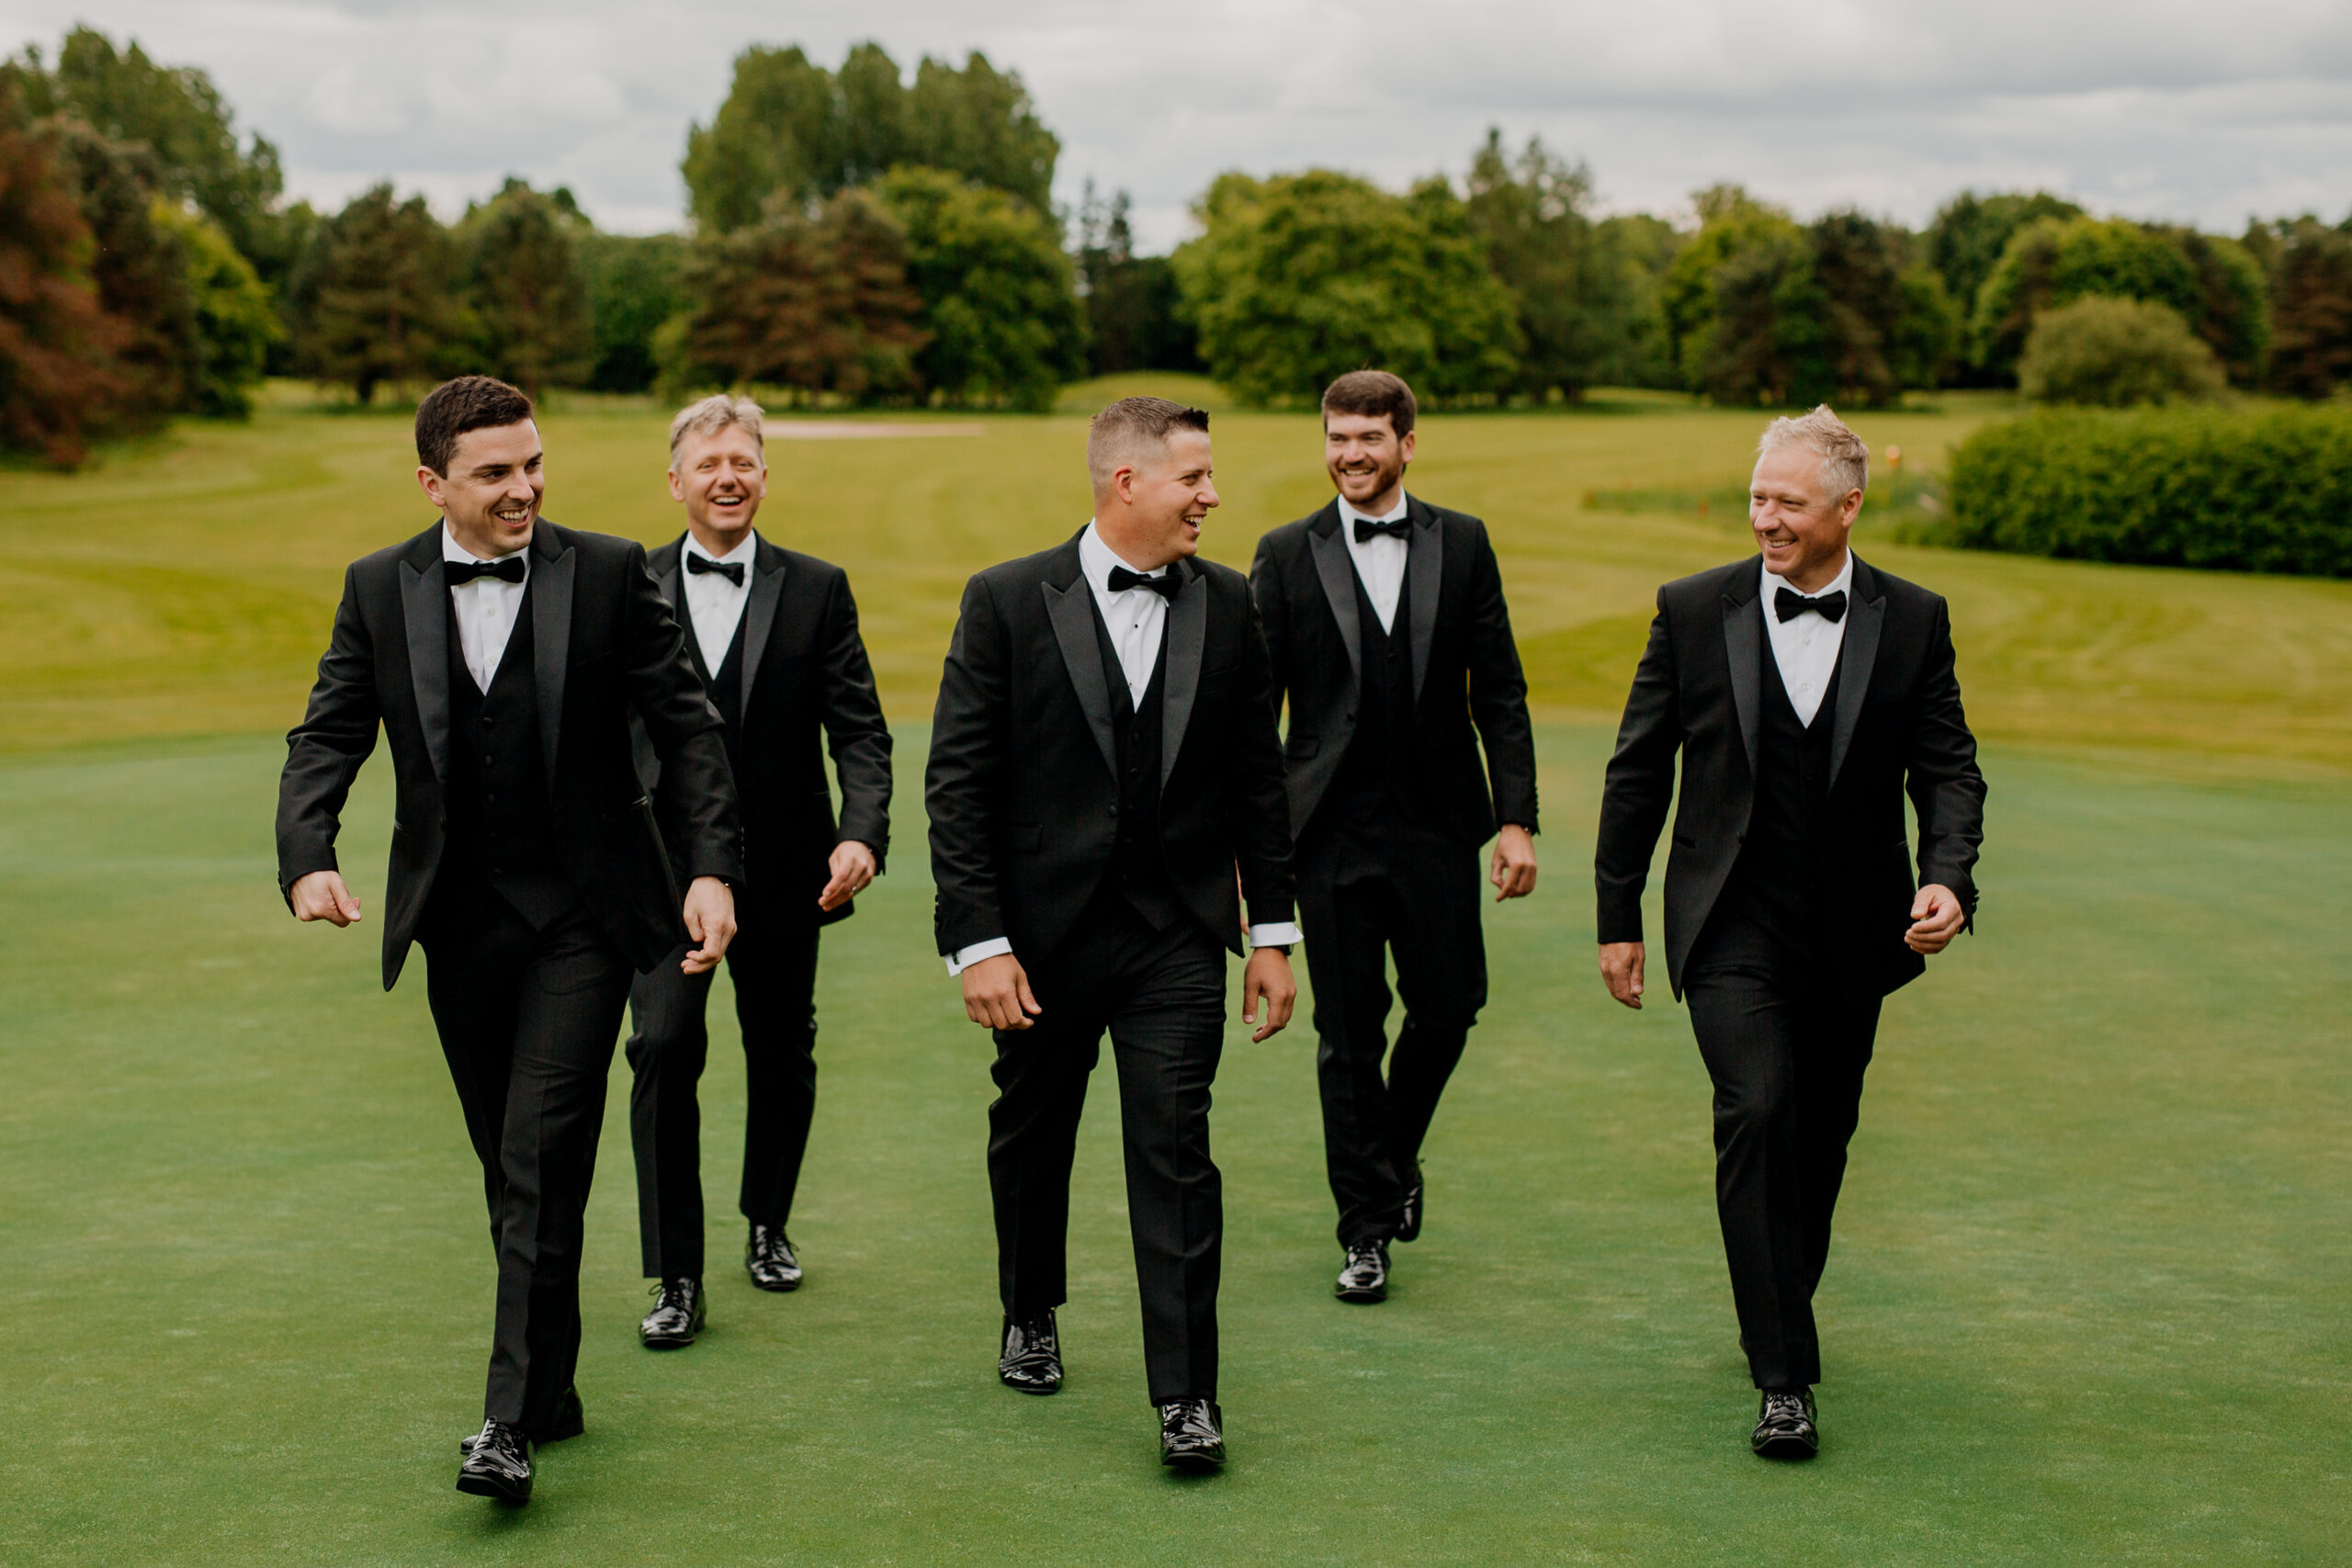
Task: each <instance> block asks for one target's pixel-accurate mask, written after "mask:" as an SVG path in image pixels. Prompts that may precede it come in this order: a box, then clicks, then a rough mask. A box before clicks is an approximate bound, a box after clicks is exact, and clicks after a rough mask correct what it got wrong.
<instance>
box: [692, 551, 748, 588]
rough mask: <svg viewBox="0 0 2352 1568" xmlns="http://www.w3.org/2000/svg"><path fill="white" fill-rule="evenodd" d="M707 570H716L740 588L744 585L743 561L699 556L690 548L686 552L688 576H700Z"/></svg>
mask: <svg viewBox="0 0 2352 1568" xmlns="http://www.w3.org/2000/svg"><path fill="white" fill-rule="evenodd" d="M706 571H715V572H717V573H718V575H719V576H721V577H723V578H725V579H726V580H727V581H729V582H731V583H733V584H734V585H735V586H736V587H738V588H741V587H742V586H743V563H742V562H741V561H739V560H713V559H711V558H709V557H708V556H698V555H696V554H695V553H694V551H692V550H688V551H687V552H686V575H687V576H688V577H700V576H701V575H702V574H703V573H704V572H706Z"/></svg>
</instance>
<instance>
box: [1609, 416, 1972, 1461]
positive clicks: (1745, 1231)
mask: <svg viewBox="0 0 2352 1568" xmlns="http://www.w3.org/2000/svg"><path fill="white" fill-rule="evenodd" d="M1869 475H1870V451H1869V448H1867V447H1865V446H1863V445H1862V443H1861V441H1860V438H1859V437H1857V436H1856V435H1855V434H1854V433H1853V432H1852V431H1850V430H1849V429H1847V428H1846V426H1845V425H1844V424H1843V423H1840V422H1839V421H1838V417H1837V415H1835V414H1833V413H1831V412H1829V410H1828V409H1827V408H1826V407H1824V408H1818V409H1815V411H1814V412H1812V413H1810V414H1807V415H1805V416H1804V418H1802V419H1781V420H1775V421H1774V422H1773V423H1772V424H1771V426H1770V428H1769V429H1767V430H1766V432H1765V434H1764V439H1763V442H1762V444H1761V446H1760V450H1759V457H1758V462H1757V465H1756V473H1755V478H1754V479H1753V480H1752V481H1751V486H1750V490H1749V495H1748V516H1749V522H1750V525H1751V526H1752V527H1753V529H1754V531H1755V535H1756V540H1757V544H1758V547H1759V549H1760V552H1761V556H1762V558H1761V560H1760V561H1759V560H1758V559H1757V558H1754V557H1750V558H1747V559H1746V560H1742V561H1737V562H1735V563H1734V564H1732V565H1730V566H1725V567H1719V568H1717V569H1715V570H1713V571H1705V572H1701V573H1700V574H1699V575H1698V576H1696V577H1686V578H1684V579H1682V580H1681V581H1678V582H1669V583H1668V584H1667V585H1666V586H1665V587H1664V588H1661V589H1660V590H1658V595H1657V618H1656V619H1655V620H1653V621H1652V622H1651V623H1650V636H1649V646H1648V647H1647V648H1646V649H1644V650H1643V653H1642V660H1641V665H1640V668H1639V669H1638V670H1637V671H1635V673H1634V688H1633V693H1632V694H1631V695H1630V696H1629V697H1627V698H1626V701H1625V718H1624V723H1623V727H1622V728H1620V729H1619V730H1618V734H1617V750H1616V754H1615V756H1613V757H1612V758H1611V760H1610V763H1609V773H1608V783H1607V786H1606V790H1605V792H1604V794H1603V795H1602V798H1601V807H1600V840H1599V846H1598V849H1597V851H1596V852H1595V856H1594V874H1593V875H1594V882H1595V884H1596V886H1597V888H1598V892H1599V898H1600V931H1599V935H1600V972H1601V976H1602V978H1603V979H1604V980H1605V981H1606V982H1607V984H1608V987H1609V992H1610V995H1611V996H1613V997H1614V998H1617V1000H1618V1001H1620V1002H1622V1003H1623V1004H1624V1005H1625V1006H1627V1007H1632V1008H1638V1007H1640V1006H1641V1005H1642V995H1643V989H1644V976H1643V946H1642V887H1643V885H1644V884H1645V882H1646V881H1647V880H1648V876H1649V863H1650V852H1651V851H1652V849H1653V848H1654V847H1655V846H1656V845H1657V835H1658V830H1659V829H1661V828H1662V827H1663V826H1664V825H1665V822H1666V813H1667V807H1668V801H1669V800H1671V799H1672V798H1673V797H1674V795H1675V780H1674V765H1675V764H1674V758H1675V753H1676V751H1677V750H1679V751H1680V752H1681V754H1682V786H1681V799H1680V804H1679V807H1677V809H1676V812H1675V821H1674V848H1673V851H1672V852H1671V853H1670V854H1669V856H1668V860H1667V869H1666V964H1667V976H1668V980H1669V982H1670V983H1671V984H1672V985H1673V987H1674V989H1675V992H1676V994H1677V995H1679V996H1682V997H1685V998H1688V999H1689V1002H1690V1005H1691V1029H1692V1031H1693V1032H1695V1033H1696V1034H1697V1035H1698V1038H1699V1052H1700V1055H1702V1056H1703V1057H1704V1058H1705V1059H1706V1064H1707V1072H1708V1075H1709V1076H1710V1077H1712V1078H1713V1080H1714V1119H1715V1201H1716V1209H1717V1212H1718V1213H1719V1215H1720V1217H1721V1219H1722V1222H1723V1233H1724V1252H1725V1254H1726V1256H1727V1258H1728V1259H1729V1261H1730V1264H1731V1280H1732V1299H1733V1302H1734V1303H1735V1305H1736V1308H1737V1310H1738V1314H1739V1337H1740V1344H1741V1346H1742V1347H1743V1348H1745V1349H1746V1350H1747V1363H1748V1369H1749V1371H1750V1373H1751V1374H1752V1376H1753V1377H1754V1380H1755V1382H1756V1386H1757V1387H1758V1389H1759V1390H1761V1391H1762V1402H1761V1407H1760V1409H1759V1411H1758V1418H1757V1423H1756V1427H1755V1429H1754V1431H1753V1432H1752V1433H1751V1434H1750V1436H1749V1443H1750V1446H1751V1447H1752V1448H1753V1449H1754V1450H1755V1451H1756V1452H1757V1453H1759V1454H1764V1455H1767V1456H1770V1457H1776V1458H1791V1459H1806V1458H1810V1457H1812V1455H1813V1454H1814V1453H1815V1451H1816V1450H1818V1449H1819V1447H1820V1431H1819V1427H1818V1420H1819V1417H1818V1413H1817V1411H1816V1408H1815V1404H1814V1398H1813V1385H1814V1384H1815V1383H1816V1382H1819V1381H1820V1378H1821V1346H1820V1340H1819V1338H1818V1337H1817V1336H1816V1334H1815V1327H1814V1318H1813V1295H1814V1291H1815V1287H1817V1286H1818V1285H1819V1284H1820V1282H1821V1273H1822V1268H1823V1266H1824V1264H1825V1263H1826V1261H1827V1259H1828V1257H1829V1219H1830V1214H1831V1212H1832V1211H1833V1210H1834V1209H1835V1208H1836V1206H1837V1202H1838V1188H1839V1186H1840V1184H1841V1183H1842V1182H1843V1180H1844V1179H1845V1172H1846V1145H1847V1143H1848V1141H1849V1139H1850V1138H1851V1137H1852V1136H1853V1132H1854V1123H1855V1120H1856V1117H1857V1115H1858V1113H1859V1111H1860V1104H1861V1094H1862V1075H1863V1071H1864V1069H1865V1068H1866V1067H1868V1066H1869V1065H1870V1059H1871V1046H1872V1043H1873V1041H1874V1039H1875V1037H1876V1034H1877V1031H1878V1015H1879V1005H1880V1001H1881V999H1882V998H1884V997H1885V996H1886V995H1887V993H1889V992H1890V991H1893V990H1894V989H1895V988H1896V987H1900V986H1903V985H1905V984H1906V983H1907V982H1909V981H1910V980H1912V979H1913V978H1915V977H1916V976H1918V975H1919V974H1920V973H1921V972H1922V971H1923V970H1924V969H1925V968H1926V967H1927V961H1926V955H1928V954H1931V953H1940V952H1942V951H1943V949H1944V948H1945V947H1946V946H1947V945H1948V944H1949V943H1950V942H1951V939H1952V938H1953V937H1954V936H1955V935H1956V934H1958V933H1959V932H1960V931H1962V929H1963V928H1964V927H1966V926H1967V925H1968V924H1969V923H1970V921H1971V920H1972V919H1973V914H1974V910H1975V907H1976V885H1975V883H1974V882H1973V880H1972V879H1971V873H1972V870H1973V867H1974V866H1975V864H1976V853H1977V847H1978V845H1979V844H1980V843H1981V842H1982V841H1983V838H1984V817H1985V779H1984V775H1983V774H1981V773H1978V772H1977V768H1976V741H1975V738H1974V737H1973V736H1972V735H1971V734H1970V733H1969V729H1968V720H1967V716H1965V715H1964V714H1963V713H1962V709H1961V701H1960V682H1959V679H1958V677H1957V676H1956V675H1955V674H1954V673H1953V668H1952V646H1951V616H1950V615H1949V613H1948V612H1947V611H1946V609H1945V606H1944V602H1943V600H1941V599H1940V598H1939V597H1938V596H1936V595H1935V594H1933V593H1930V592H1928V591H1927V590H1926V589H1924V588H1919V587H1917V586H1915V585H1913V584H1911V583H1908V582H1905V581H1903V580H1902V579H1900V578H1898V577H1894V576H1892V575H1890V574H1888V573H1886V572H1883V571H1879V570H1875V569H1874V568H1872V567H1871V566H1870V565H1869V564H1867V563H1866V562H1864V561H1861V560H1860V559H1858V558H1855V557H1854V555H1853V554H1852V553H1851V551H1850V550H1849V548H1848V547H1847V542H1848V536H1849V535H1850V534H1851V532H1852V530H1853V525H1854V518H1855V515H1856V514H1857V513H1859V512H1860V510H1861V505H1862V491H1863V488H1864V487H1865V485H1866V484H1867V483H1868V482H1869ZM1906 792H1908V794H1909V795H1910V797H1911V803H1912V806H1913V807H1914V808H1915V809H1916V811H1917V815H1918V820H1919V845H1918V859H1917V867H1918V886H1917V888H1916V889H1915V888H1914V886H1913V883H1912V868H1911V862H1910V859H1909V850H1910V846H1909V843H1908V841H1907V840H1906V838H1905V829H1904V820H1903V797H1904V795H1905V793H1906Z"/></svg>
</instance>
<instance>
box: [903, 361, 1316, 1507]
mask: <svg viewBox="0 0 2352 1568" xmlns="http://www.w3.org/2000/svg"><path fill="white" fill-rule="evenodd" d="M1208 423H1209V422H1208V415H1206V414H1204V413H1203V412H1201V411H1200V410H1198V409H1188V408H1185V407H1184V406H1182V404H1180V403H1173V402H1170V401H1168V400H1166V399H1163V398H1125V399H1122V400H1119V401H1118V402H1115V403H1113V404H1112V405H1111V406H1110V407H1109V408H1107V409H1105V410H1103V412H1101V413H1099V414H1097V415H1096V416H1095V417H1094V423H1093V428H1092V430H1091V433H1090V434H1089V436H1088V439H1087V445H1086V457H1087V467H1088V468H1089V469H1090V470H1091V477H1092V479H1093V483H1094V518H1093V521H1092V522H1091V523H1089V524H1088V525H1086V526H1085V527H1084V528H1083V529H1081V530H1080V532H1079V533H1078V534H1077V535H1076V536H1074V537H1072V538H1071V539H1070V540H1069V542H1068V543H1066V544H1063V545H1061V546H1058V547H1056V548H1054V549H1050V550H1046V551H1045V552H1043V553H1042V554H1038V555H1034V556H1029V557H1026V558H1023V559H1020V560H1014V561H1007V562H1005V563H1004V564H1003V565H1001V566H996V567H991V568H989V570H986V571H983V572H981V573H979V574H978V576H976V577H974V578H973V579H972V580H971V581H970V582H969V583H967V585H966V586H965V589H964V604H963V609H962V612H961V615H960V617H959V618H958V620H957V622H956V635H955V638H954V641H953V642H952V643H951V644H950V645H949V648H948V650H947V662H946V669H945V671H944V673H943V675H942V677H941V679H940V685H939V706H938V709H937V712H936V713H935V715H934V716H933V721H932V725H933V728H932V742H931V765H930V773H929V775H928V778H927V780H926V783H925V800H926V801H927V803H928V805H929V807H930V809H931V856H932V874H933V879H934V881H935V882H936V883H937V886H938V922H937V923H938V937H939V951H940V953H942V954H943V955H944V957H945V958H946V960H947V968H948V973H949V974H951V975H960V976H962V979H963V987H964V1010H965V1012H966V1014H967V1016H968V1017H969V1018H970V1019H971V1020H972V1021H973V1022H975V1023H981V1024H986V1025H987V1026H988V1027H989V1028H990V1029H991V1030H993V1031H994V1032H995V1038H996V1047H997V1057H996V1064H995V1066H994V1069H993V1077H995V1080H996V1086H997V1089H998V1091H999V1092H998V1098H997V1100H996V1103H995V1104H994V1105H992V1106H990V1107H989V1190H990V1192H991V1193H992V1195H993V1197H994V1200H995V1206H996V1233H997V1260H998V1261H997V1273H998V1283H999V1289H1000V1292H1001V1295H1002V1297H1003V1301H1004V1337H1003V1342H1002V1348H1001V1354H1000V1356H999V1359H998V1369H997V1370H998V1375H999V1376H1000V1377H1001V1379H1002V1380H1003V1381H1004V1382H1005V1383H1006V1384H1008V1385H1009V1386H1011V1387H1012V1388H1014V1389H1018V1390H1020V1391H1022V1392H1023V1393H1053V1392H1054V1391H1055V1390H1056V1389H1057V1388H1058V1387H1060V1385H1061V1380H1062V1362H1061V1349H1060V1339H1059V1337H1058V1330H1057V1324H1056V1322H1055V1315H1054V1314H1055V1309H1056V1308H1057V1307H1059V1306H1060V1305H1061V1304H1062V1303H1063V1301H1064V1300H1065V1299H1066V1296H1067V1292H1066V1290H1065V1287H1064V1250H1065V1237H1066V1235H1067V1232H1068V1230H1069V1172H1070V1159H1071V1156H1072V1154H1073V1153H1074V1150H1075V1146H1076V1143H1077V1137H1078V1122H1079V1112H1080V1110H1081V1108H1082V1107H1083V1106H1084V1104H1085V1099H1086V1081H1087V1077H1088V1075H1089V1074H1090V1073H1091V1071H1092V1070H1093V1066H1094V1062H1095V1059H1096V1056H1097V1055H1098V1054H1099V1052H1100V1050H1101V1046H1102V1040H1103V1031H1104V1030H1105V1029H1106V1028H1107V1029H1108V1030H1109V1031H1110V1034H1111V1048H1112V1054H1113V1056H1114V1060H1115V1061H1116V1063H1117V1066H1118V1073H1119V1108H1120V1123H1121V1129H1122V1132H1123V1134H1124V1136H1125V1145H1126V1171H1127V1213H1128V1218H1129V1223H1130V1227H1131V1229H1132V1232H1133V1235H1134V1239H1135V1255H1136V1283H1137V1284H1138V1286H1139V1287H1140V1290H1141V1294H1142V1298H1143V1337H1144V1362H1145V1370H1146V1372H1147V1375H1148V1381H1149V1384H1150V1394H1151V1401H1152V1404H1154V1405H1155V1406H1157V1407H1158V1410H1159V1424H1160V1457H1161V1459H1162V1461H1165V1462H1166V1463H1169V1464H1170V1465H1175V1466H1179V1467H1186V1468H1200V1467H1214V1466H1216V1465H1219V1464H1222V1463H1223V1462H1224V1461H1225V1438H1224V1432H1223V1419H1224V1417H1223V1413H1222V1412H1221V1411H1220V1409H1219V1408H1218V1406H1217V1404H1216V1368H1217V1346H1216V1291H1217V1273H1218V1266H1219V1248H1220V1246H1221V1237H1222V1231H1223V1224H1224V1208H1223V1198H1222V1194H1221V1189H1220V1185H1219V1179H1218V1176H1217V1168H1216V1164H1215V1163H1214V1162H1213V1161H1212V1160H1211V1159H1210V1157H1209V1135H1208V1113H1209V1086H1210V1083H1211V1081H1212V1080H1213V1079H1214V1078H1215V1077H1216V1066H1217V1058H1218V1055H1219V1053H1220V1050H1221V1048H1222V1043H1223V1039H1224V1033H1225V955H1224V953H1223V951H1222V950H1223V949H1225V948H1227V947H1230V948H1232V949H1233V950H1234V951H1236V952H1240V951H1242V950H1243V949H1244V947H1245V946H1247V947H1248V948H1250V949H1253V950H1254V951H1251V952H1250V957H1249V963H1248V965H1247V968H1246V969H1245V971H1244V974H1243V977H1242V985H1241V997H1242V1006H1241V1012H1242V1017H1243V1018H1244V1019H1245V1020H1246V1021H1250V1022H1252V1023H1255V1022H1256V1021H1257V1017H1258V1009H1259V1008H1260V1006H1261V1005H1262V1006H1263V1007H1264V1009H1265V1012H1266V1018H1265V1021H1264V1022H1263V1023H1262V1024H1260V1025H1259V1027H1258V1029H1257V1032H1256V1033H1255V1034H1254V1035H1253V1036H1252V1038H1253V1039H1256V1040H1264V1039H1266V1038H1267V1037H1268V1036H1270V1035H1272V1033H1273V1032H1275V1031H1277V1030H1279V1029H1281V1028H1282V1027H1283V1025H1284V1024H1286V1023H1288V1022H1289V1021H1290V1012H1291V1008H1292V1005H1293V1004H1294V1002H1295V999H1296V997H1297V994H1298V990H1297V986H1296V984H1295V982H1294V981H1293V980H1292V978H1291V974H1290V959H1289V955H1288V949H1287V947H1286V946H1285V945H1284V944H1287V943H1290V942H1295V941H1296V940H1297V936H1298V931H1297V927H1296V926H1295V925H1294V924H1293V923H1292V920H1293V917H1294V914H1295V910H1294V908H1293V897H1294V889H1293V885H1292V877H1291V863H1290V825H1289V820H1288V818H1287V816H1286V815H1285V807H1284V805H1283V775H1282V747H1281V741H1280V739H1279V738H1278V737H1277V736H1276V734H1275V731H1274V720H1273V715H1272V709H1271V707H1270V706H1269V705H1268V700H1267V698H1268V691H1267V674H1266V649H1265V642H1264V639H1263V637H1261V635H1260V632H1259V629H1258V624H1257V614H1256V612H1255V610H1254V609H1253V608H1252V607H1251V604H1250V587H1249V584H1248V582H1247V581H1245V580H1244V579H1243V578H1242V577H1241V575H1240V574H1239V573H1238V572H1236V571H1233V570H1230V569H1228V568H1226V567H1222V566H1217V565H1215V564H1213V563H1211V562H1207V561H1203V560H1199V559H1196V558H1195V554H1196V552H1197V551H1198V550H1199V548H1200V534H1201V522H1202V519H1203V518H1204V517H1205V516H1206V515H1207V513H1208V510H1209V508H1211V507H1213V506H1215V505H1216V504H1217V494H1216V485H1215V483H1214V481H1213V479H1212V477H1211V476H1212V469H1211V465H1210V454H1209V436H1208ZM1237 873H1238V882H1239V886H1238V888H1237V887H1236V886H1235V884H1236V881H1237ZM1245 903H1246V905H1247V908H1248V911H1249V914H1248V924H1247V927H1246V928H1245V926H1244V923H1243V914H1242V911H1243V907H1244V905H1245Z"/></svg>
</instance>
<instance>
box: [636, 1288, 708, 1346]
mask: <svg viewBox="0 0 2352 1568" xmlns="http://www.w3.org/2000/svg"><path fill="white" fill-rule="evenodd" d="M652 1294H653V1310H652V1311H651V1312H649V1313H647V1314H645V1321H644V1322H643V1323H640V1324H639V1325H637V1335H638V1337H639V1338H640V1339H642V1340H644V1341H645V1346H646V1348H647V1349H649V1350H681V1349H684V1348H685V1347H687V1346H689V1345H691V1344H693V1343H694V1342H695V1335H697V1334H700V1333H701V1332H702V1325H703V1319H704V1315H705V1314H706V1313H707V1310H708V1308H707V1304H706V1303H705V1302H704V1301H703V1294H702V1281H701V1280H685V1279H679V1280H662V1282H661V1283H660V1284H658V1285H656V1286H654V1287H653V1292H652Z"/></svg>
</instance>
